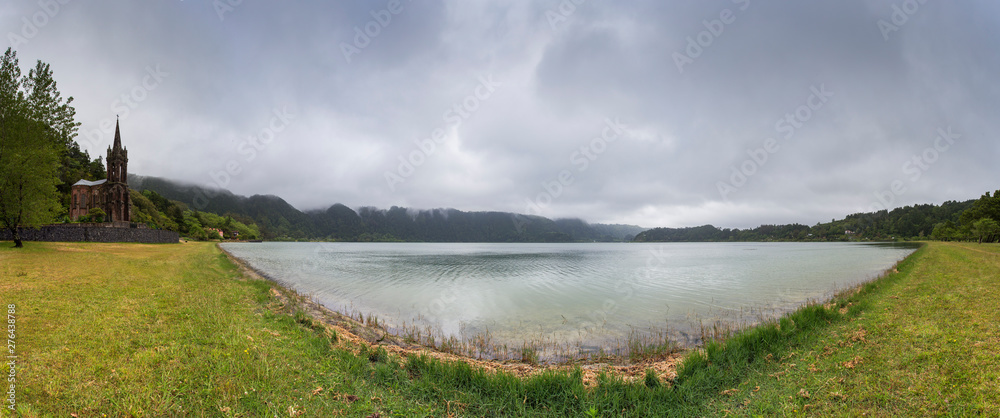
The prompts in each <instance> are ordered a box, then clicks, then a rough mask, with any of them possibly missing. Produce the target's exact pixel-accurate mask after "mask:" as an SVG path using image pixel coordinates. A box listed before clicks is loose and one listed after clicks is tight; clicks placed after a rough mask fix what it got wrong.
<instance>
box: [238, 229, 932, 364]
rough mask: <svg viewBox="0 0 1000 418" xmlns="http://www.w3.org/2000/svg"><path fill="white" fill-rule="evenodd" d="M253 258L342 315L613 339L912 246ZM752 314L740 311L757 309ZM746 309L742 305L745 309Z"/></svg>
mask: <svg viewBox="0 0 1000 418" xmlns="http://www.w3.org/2000/svg"><path fill="white" fill-rule="evenodd" d="M223 246H224V247H225V249H226V250H228V251H230V252H232V253H233V255H235V256H237V257H240V258H242V259H244V260H246V261H247V262H248V263H250V265H252V266H253V267H254V268H256V269H258V270H260V271H262V272H264V273H266V274H268V275H269V276H271V277H272V278H275V279H276V280H278V281H280V282H282V283H284V284H286V285H289V286H291V287H293V288H294V289H296V290H297V291H298V292H300V293H302V294H306V295H310V296H312V297H313V298H314V299H315V300H317V301H319V302H321V303H323V304H325V305H327V306H328V307H330V308H332V309H334V310H339V311H344V312H361V313H365V314H374V315H376V316H378V317H379V319H380V322H383V323H386V324H389V325H390V326H391V327H401V326H404V325H405V326H413V325H416V326H419V327H431V328H432V329H434V330H436V331H437V332H440V333H442V334H444V335H451V336H456V337H460V338H462V337H464V338H470V337H472V336H474V335H477V334H482V333H484V332H487V331H488V333H489V334H490V335H491V336H492V338H493V339H494V342H500V343H507V344H509V345H511V346H515V345H520V344H521V343H523V342H525V341H539V340H540V341H549V342H557V343H572V344H577V345H580V346H590V347H603V346H606V345H607V344H609V342H611V341H615V340H619V341H620V340H623V339H625V338H626V337H627V336H628V335H629V333H630V332H640V333H641V332H644V331H648V330H650V329H659V330H663V329H669V330H670V331H671V332H673V333H674V334H675V335H685V334H686V335H691V334H692V329H694V330H697V324H698V321H709V322H711V321H714V320H716V319H720V318H721V319H723V320H726V319H756V315H758V314H765V315H766V314H774V313H777V312H782V311H784V310H787V309H790V308H794V307H795V306H798V305H801V304H802V303H804V302H806V301H808V300H817V299H825V298H827V297H829V296H831V295H832V293H833V291H835V290H837V289H841V288H845V287H848V286H851V285H853V284H856V283H859V282H861V281H864V280H866V279H871V278H873V277H875V276H877V275H878V274H879V273H881V272H882V271H884V270H885V269H887V268H889V267H891V266H892V265H893V263H895V262H896V261H898V260H900V259H902V258H903V257H905V256H906V255H908V254H909V253H911V252H912V251H913V250H914V248H912V247H908V246H898V245H894V246H881V245H878V246H877V245H865V244H852V243H669V244H657V243H646V244H467V243H462V244H457V243H448V244H438V243H226V244H223ZM751 311H752V313H750V314H749V316H750V317H751V318H741V316H743V317H746V316H748V315H747V314H748V312H751ZM741 313H742V315H741Z"/></svg>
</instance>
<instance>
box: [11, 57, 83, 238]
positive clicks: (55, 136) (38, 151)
mask: <svg viewBox="0 0 1000 418" xmlns="http://www.w3.org/2000/svg"><path fill="white" fill-rule="evenodd" d="M72 101H73V98H72V97H71V98H69V99H66V100H64V99H63V98H62V97H61V95H60V93H59V90H58V89H57V88H56V82H55V80H54V79H53V77H52V70H51V69H50V68H49V65H48V64H45V63H43V62H41V61H39V62H38V64H37V65H36V66H35V68H33V69H32V70H31V71H29V73H28V75H27V76H22V74H21V69H20V66H19V63H18V59H17V53H16V52H14V51H13V50H12V49H10V48H8V49H7V51H6V52H5V53H4V55H3V58H2V61H0V223H2V226H3V227H4V228H7V229H8V230H10V231H11V234H12V235H13V237H14V246H15V247H21V246H22V243H21V238H20V235H19V233H18V227H22V226H27V227H34V226H39V225H42V224H45V223H48V222H51V221H52V220H53V219H54V218H55V217H56V216H57V215H59V214H60V213H61V212H62V211H63V208H62V206H61V205H60V204H59V191H58V189H57V186H58V185H59V177H58V172H59V169H60V158H61V156H62V151H63V150H64V149H65V148H66V146H67V144H69V143H71V142H72V141H73V137H75V136H76V131H77V128H78V127H79V123H77V122H75V121H74V120H73V116H74V115H75V113H76V111H75V110H74V109H73V107H72V106H70V103H72Z"/></svg>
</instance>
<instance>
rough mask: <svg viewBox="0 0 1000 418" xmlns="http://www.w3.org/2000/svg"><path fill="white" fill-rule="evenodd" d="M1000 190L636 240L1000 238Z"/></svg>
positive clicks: (665, 231)
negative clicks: (820, 218) (830, 217)
mask: <svg viewBox="0 0 1000 418" xmlns="http://www.w3.org/2000/svg"><path fill="white" fill-rule="evenodd" d="M998 222H1000V190H998V191H997V192H995V193H993V195H990V193H989V192H987V193H986V194H984V195H983V196H982V197H980V198H979V199H978V200H968V201H965V202H955V201H948V202H944V203H943V204H941V205H932V204H927V205H914V206H904V207H901V208H895V209H893V210H881V211H878V212H870V213H855V214H852V215H848V216H846V217H845V218H844V219H841V220H834V221H832V222H827V223H817V224H816V225H814V226H811V227H810V226H806V225H801V224H790V225H761V226H759V227H756V228H752V229H742V230H741V229H729V228H725V229H721V228H718V227H715V226H712V225H704V226H698V227H691V228H653V229H650V230H647V231H644V232H642V233H640V234H639V235H638V236H636V238H635V241H637V242H696V241H853V240H899V239H921V238H929V239H938V240H945V241H950V240H977V241H978V240H980V239H982V240H983V241H984V242H993V241H997V240H998V239H1000V228H998V227H996V225H997V223H998Z"/></svg>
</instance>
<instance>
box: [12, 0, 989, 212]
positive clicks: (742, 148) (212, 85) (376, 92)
mask: <svg viewBox="0 0 1000 418" xmlns="http://www.w3.org/2000/svg"><path fill="white" fill-rule="evenodd" d="M577 1H580V0H577ZM63 2H65V3H66V4H62V3H63ZM237 3H238V4H237ZM0 33H2V34H4V37H5V39H6V42H7V45H8V46H12V47H14V49H15V51H17V53H18V57H19V58H20V60H21V65H22V67H24V68H25V71H26V70H27V68H28V67H29V66H31V65H33V64H34V62H35V60H38V59H40V60H43V61H45V62H48V63H51V64H52V69H53V71H54V72H55V78H56V80H57V82H58V85H59V89H60V90H61V92H62V93H63V95H64V96H73V97H74V98H75V102H74V105H75V107H76V109H77V120H78V121H79V122H81V123H82V125H81V127H80V136H79V137H78V138H77V141H78V142H79V143H80V144H81V146H82V147H83V148H84V149H86V150H88V151H89V152H90V153H91V155H92V156H97V155H101V156H103V155H104V153H105V150H106V149H107V147H108V146H109V145H110V143H111V140H112V138H113V121H114V118H115V115H116V114H117V115H119V117H120V119H121V130H122V140H123V143H124V145H125V146H126V147H128V149H129V157H130V161H129V171H130V172H132V173H135V174H140V175H150V176H161V177H167V178H171V179H176V180H182V181H186V182H192V183H197V184H201V185H214V186H218V187H224V188H226V189H229V190H232V191H233V192H235V193H237V194H244V195H252V194H274V195H278V196H281V197H283V198H285V199H286V200H287V201H288V202H289V203H291V204H292V205H294V206H295V207H297V208H299V209H302V210H308V209H315V208H325V207H327V206H329V205H331V204H333V203H337V202H339V203H344V204H346V205H348V206H350V207H354V208H357V207H360V206H378V207H383V208H387V207H389V206H393V205H397V206H407V207H415V208H423V209H430V208H439V207H451V208H456V209H461V210H499V211H511V212H518V213H530V214H539V215H543V216H547V217H552V218H556V217H580V218H583V219H585V220H587V221H591V222H615V223H630V224H638V225H642V226H647V227H653V226H670V227H680V226H695V225H701V224H705V223H712V224H714V225H717V226H722V227H740V228H744V227H753V226H756V225H759V224H762V223H791V222H800V223H805V224H810V225H811V224H815V223H816V222H820V221H822V222H827V221H829V220H830V219H833V218H842V217H843V216H844V215H846V214H850V213H855V212H861V211H869V210H871V209H873V208H880V207H882V206H889V207H896V206H903V205H909V204H915V203H941V202H943V201H946V200H965V199H970V198H977V197H979V196H980V195H981V194H982V193H983V192H985V191H987V190H995V189H998V188H1000V173H998V168H997V167H998V157H1000V141H998V134H1000V118H998V115H1000V113H998V112H1000V82H998V75H1000V3H997V2H995V1H990V0H983V1H929V2H926V3H925V4H921V3H920V2H917V1H916V0H908V1H876V0H870V1H861V0H837V1H811V2H789V1H781V2H779V1H768V2H765V1H763V0H739V1H733V0H720V1H703V0H691V1H660V0H657V1H643V2H627V3H626V2H609V1H595V0H590V1H584V2H581V3H580V4H576V3H574V2H573V1H571V0H564V1H561V2H560V1H555V0H548V1H534V2H528V1H519V2H493V1H444V2H441V1H413V2H411V1H407V0H403V1H402V2H399V1H371V2H358V1H350V2H348V1H342V2H327V1H282V2H278V1H259V0H258V1H254V0H242V1H240V0H216V1H214V2H212V1H208V0H202V1H194V0H188V1H180V0H175V1H167V0H160V1H155V2H153V1H100V0H93V1H81V0H76V1H71V0H58V1H56V0H43V1H37V0H5V1H3V2H2V3H0Z"/></svg>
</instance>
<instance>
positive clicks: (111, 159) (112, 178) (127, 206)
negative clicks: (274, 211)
mask: <svg viewBox="0 0 1000 418" xmlns="http://www.w3.org/2000/svg"><path fill="white" fill-rule="evenodd" d="M105 162H106V163H107V164H108V178H107V179H105V180H97V181H89V180H80V181H78V182H76V183H74V184H73V187H72V188H71V189H70V199H71V200H70V206H69V216H70V218H71V219H73V220H74V221H75V220H77V219H80V217H81V216H83V215H86V214H87V212H89V211H90V210H91V209H93V208H101V209H102V210H104V213H106V214H107V218H105V220H104V221H105V222H126V223H127V222H129V221H131V220H132V198H131V196H129V192H128V150H127V149H125V148H122V136H121V131H120V130H119V129H118V123H117V122H116V123H115V143H114V147H113V148H112V147H108V158H107V160H106V161H105Z"/></svg>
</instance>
